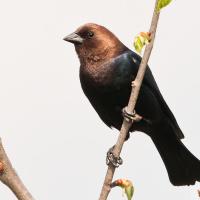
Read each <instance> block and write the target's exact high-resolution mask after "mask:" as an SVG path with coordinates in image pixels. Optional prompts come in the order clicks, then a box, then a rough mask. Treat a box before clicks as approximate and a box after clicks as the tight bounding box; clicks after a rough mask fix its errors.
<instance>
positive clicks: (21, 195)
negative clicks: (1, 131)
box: [0, 139, 34, 200]
mask: <svg viewBox="0 0 200 200" xmlns="http://www.w3.org/2000/svg"><path fill="white" fill-rule="evenodd" d="M0 181H1V182H2V183H4V184H5V185H6V186H8V187H9V188H10V189H11V191H12V192H13V193H14V194H15V196H16V197H17V199H18V200H34V198H33V197H32V196H31V194H30V193H29V191H28V190H27V188H26V187H25V185H24V184H23V183H22V181H21V179H20V178H19V176H18V175H17V173H16V172H15V170H14V168H13V167H12V164H11V162H10V160H9V158H8V156H7V155H6V152H5V150H4V148H3V144H2V141H1V139H0Z"/></svg>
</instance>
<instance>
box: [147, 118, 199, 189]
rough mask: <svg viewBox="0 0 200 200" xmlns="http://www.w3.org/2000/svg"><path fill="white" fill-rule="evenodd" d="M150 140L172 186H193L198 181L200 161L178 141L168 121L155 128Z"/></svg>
mask: <svg viewBox="0 0 200 200" xmlns="http://www.w3.org/2000/svg"><path fill="white" fill-rule="evenodd" d="M151 138H152V140H153V142H154V144H155V145H156V147H157V149H158V151H159V153H160V155H161V157H162V160H163V161H164V164H165V166H166V169H167V172H168V176H169V179H170V181H171V183H172V184H173V185H176V186H181V185H193V184H195V181H200V161H199V160H198V159H197V158H196V157H195V156H194V155H193V154H192V153H191V152H190V151H189V150H188V149H187V148H186V147H185V145H184V144H183V143H182V142H181V140H180V139H178V137H177V135H176V134H175V133H174V129H173V128H172V125H171V124H170V122H169V121H167V122H166V121H165V122H163V123H162V124H160V125H159V126H157V127H155V128H154V131H153V134H151Z"/></svg>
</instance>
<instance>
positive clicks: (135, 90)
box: [99, 0, 160, 200]
mask: <svg viewBox="0 0 200 200" xmlns="http://www.w3.org/2000/svg"><path fill="white" fill-rule="evenodd" d="M157 3H158V0H156V4H155V8H154V14H153V17H152V22H151V27H150V30H149V33H150V34H151V35H150V38H151V40H150V43H149V44H148V45H147V46H146V48H145V51H144V55H143V58H142V61H141V63H140V67H139V70H138V73H137V76H136V78H135V80H134V81H133V84H132V91H131V95H130V98H129V102H128V106H127V112H128V113H132V112H133V111H134V109H135V105H136V102H137V98H138V94H139V91H140V87H141V85H142V81H143V78H144V74H145V71H146V68H147V63H148V60H149V57H150V55H151V51H152V49H153V44H154V39H155V34H156V29H157V24H158V19H159V14H160V13H159V12H157V10H156V7H157ZM132 124H133V122H132V121H131V120H129V121H127V120H126V119H124V120H123V124H122V127H121V130H120V134H119V137H118V140H117V143H116V145H115V148H114V150H113V154H114V155H115V156H116V157H119V156H120V153H121V150H122V147H123V144H124V141H125V138H126V135H127V134H128V132H129V129H130V128H131V126H132ZM114 173H115V167H114V166H113V165H112V164H109V166H108V169H107V172H106V176H105V180H104V184H103V187H102V190H101V194H100V197H99V200H106V199H107V197H108V194H109V192H110V190H111V187H110V184H111V182H112V179H113V176H114Z"/></svg>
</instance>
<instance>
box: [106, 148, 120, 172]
mask: <svg viewBox="0 0 200 200" xmlns="http://www.w3.org/2000/svg"><path fill="white" fill-rule="evenodd" d="M114 147H115V146H113V147H111V148H110V149H109V150H108V152H107V156H106V164H107V165H110V164H112V165H113V166H114V167H115V168H117V167H119V166H120V165H122V164H123V160H122V158H120V157H116V156H115V155H114V153H113V149H114Z"/></svg>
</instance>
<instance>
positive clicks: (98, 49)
mask: <svg viewBox="0 0 200 200" xmlns="http://www.w3.org/2000/svg"><path fill="white" fill-rule="evenodd" d="M91 35H92V36H91ZM73 37H74V38H73ZM65 39H66V40H67V41H69V42H73V43H74V44H75V49H76V52H77V54H78V56H79V59H80V63H81V67H80V81H81V86H82V88H83V91H84V93H85V95H86V96H87V98H88V99H89V101H90V103H91V104H92V106H93V107H94V109H95V110H96V112H97V113H98V115H99V116H100V118H101V119H102V120H103V122H104V123H105V124H106V125H107V126H109V127H115V128H117V129H118V130H119V129H120V128H121V125H122V121H123V117H122V109H123V108H124V107H125V106H127V104H128V100H129V97H130V93H131V89H132V87H131V82H132V80H133V79H134V78H135V77H136V75H137V71H138V68H139V65H140V62H141V57H140V56H138V55H137V54H136V53H134V52H132V51H131V50H129V49H128V48H127V47H126V46H125V45H123V43H121V42H120V40H119V39H118V38H117V37H116V36H115V35H114V34H113V33H112V32H110V31H109V30H108V29H106V28H105V27H103V26H100V25H97V24H86V25H84V26H81V27H80V28H79V29H77V30H76V32H75V33H73V34H71V35H69V36H68V37H66V38H65ZM135 110H136V112H137V113H138V114H139V115H141V116H142V117H143V120H141V121H140V122H137V123H134V124H133V126H132V127H131V129H130V132H132V131H142V132H144V133H146V134H147V135H149V136H150V137H151V139H152V141H153V142H154V144H155V146H156V147H157V150H158V152H159V153H160V156H161V158H162V160H163V162H164V164H165V166H166V169H167V172H168V175H169V179H170V181H171V183H172V184H173V185H191V184H194V183H195V181H200V161H199V160H198V159H197V158H196V157H195V156H194V155H192V153H191V152H190V151H189V150H188V149H187V148H186V147H185V146H184V144H183V143H182V142H181V139H182V138H184V135H183V133H182V131H181V129H180V128H179V126H178V124H177V121H176V119H175V117H174V115H173V113H172V112H171V111H170V109H169V107H168V105H167V104H166V102H165V100H164V98H163V97H162V95H161V93H160V91H159V88H158V86H157V84H156V81H155V80H154V77H153V75H152V73H151V70H150V69H149V67H147V70H146V73H145V76H144V80H143V83H142V86H141V89H140V93H139V97H138V100H137V104H136V108H135ZM128 137H129V135H128V136H127V138H126V139H128Z"/></svg>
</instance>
